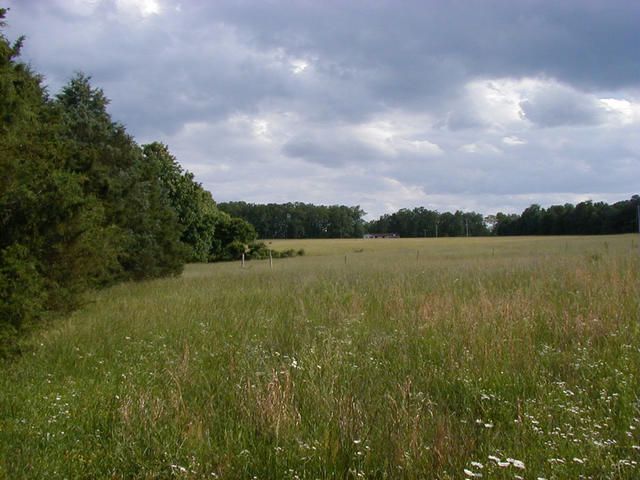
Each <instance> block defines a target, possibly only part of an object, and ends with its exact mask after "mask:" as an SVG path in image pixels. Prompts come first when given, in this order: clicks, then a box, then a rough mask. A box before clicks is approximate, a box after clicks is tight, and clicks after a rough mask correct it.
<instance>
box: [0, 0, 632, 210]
mask: <svg viewBox="0 0 640 480" xmlns="http://www.w3.org/2000/svg"><path fill="white" fill-rule="evenodd" d="M3 4H4V5H6V6H8V7H9V8H10V11H9V13H8V15H7V18H6V21H7V23H8V27H7V28H6V29H5V32H4V34H5V36H6V37H8V38H9V39H10V40H14V39H16V38H17V37H18V36H19V35H25V37H26V39H25V43H24V47H23V50H22V61H24V62H26V63H29V64H30V65H31V66H32V68H33V69H34V70H35V71H36V72H38V73H40V74H42V75H43V76H44V83H45V84H46V85H47V86H48V90H49V93H50V94H51V95H55V94H56V93H58V92H59V91H60V89H61V88H62V86H64V85H65V84H66V83H67V82H68V81H69V79H70V78H71V77H72V76H73V75H74V73H75V72H78V71H80V72H83V73H85V74H87V75H90V76H91V77H92V84H93V86H95V87H99V88H102V89H103V91H104V93H105V95H106V96H107V97H108V98H109V99H110V101H111V103H110V105H109V112H110V113H111V115H112V118H113V119H114V120H115V121H117V122H119V123H122V124H124V125H125V127H126V129H127V131H128V132H129V133H130V134H131V135H132V136H133V137H134V138H135V140H136V141H137V142H138V143H139V144H144V143H150V142H153V141H159V142H163V143H165V144H166V145H168V146H169V149H170V151H171V152H172V154H173V155H174V156H175V157H176V158H177V160H178V162H179V163H180V164H181V165H182V166H183V167H184V168H185V169H187V170H189V171H191V172H193V173H194V174H195V178H196V180H197V181H199V182H201V183H202V184H203V186H204V187H205V188H206V189H207V190H209V191H210V192H211V193H212V194H213V197H214V199H215V200H216V201H218V202H225V201H238V200H242V201H246V202H251V203H285V202H305V203H313V204H316V205H334V204H342V205H349V206H355V205H359V206H360V207H361V208H363V209H364V210H365V211H366V212H367V216H366V217H365V218H367V219H376V218H378V217H379V216H380V215H383V214H385V213H393V212H395V211H397V210H399V209H400V208H415V207H425V208H427V209H430V210H438V211H440V212H445V211H455V210H462V211H476V212H480V213H483V214H485V215H488V214H495V213H496V212H499V211H501V212H504V213H520V212H521V211H522V210H524V209H525V208H526V207H528V206H529V205H531V204H533V203H538V204H540V205H542V206H543V207H548V206H550V205H554V204H564V203H567V202H570V203H574V204H576V203H578V202H580V201H584V200H588V199H591V200H593V201H605V202H608V203H613V202H616V201H619V200H625V199H628V198H630V197H631V195H633V194H637V193H640V185H639V180H640V2H637V1H627V0H624V1H619V0H607V1H604V0H597V1H596V0H562V1H558V0H473V1H472V0H450V1H449V0H447V1H444V0H442V1H436V0H369V1H364V0H339V1H338V0H322V1H320V0H315V1H311V0H308V1H303V0H296V1H293V0H290V1H284V0H270V1H267V0H263V1H258V0H253V1H243V0H216V1H208V0H182V1H177V0H5V1H4V2H3Z"/></svg>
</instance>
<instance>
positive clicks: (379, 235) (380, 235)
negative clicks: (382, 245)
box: [362, 233, 400, 238]
mask: <svg viewBox="0 0 640 480" xmlns="http://www.w3.org/2000/svg"><path fill="white" fill-rule="evenodd" d="M362 238H400V235H398V234H397V233H365V234H364V236H363V237H362Z"/></svg>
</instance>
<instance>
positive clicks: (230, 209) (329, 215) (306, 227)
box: [218, 202, 365, 239]
mask: <svg viewBox="0 0 640 480" xmlns="http://www.w3.org/2000/svg"><path fill="white" fill-rule="evenodd" d="M218 206H219V207H220V209H221V210H223V211H225V212H227V213H228V214H229V215H232V216H234V217H240V218H243V219H244V220H246V221H248V222H249V223H251V224H252V225H253V226H254V228H255V229H256V232H257V234H258V236H259V237H260V238H278V239H280V238H356V237H361V236H362V235H363V233H364V232H365V229H364V226H365V221H364V220H363V218H362V217H363V216H364V215H365V212H364V211H363V210H362V209H361V208H360V207H359V206H357V207H346V206H344V205H332V206H324V205H320V206H316V205H312V204H307V203H299V202H295V203H285V204H275V203H269V204H267V205H259V204H253V203H246V202H228V203H220V204H219V205H218Z"/></svg>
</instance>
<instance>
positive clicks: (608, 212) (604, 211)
mask: <svg viewBox="0 0 640 480" xmlns="http://www.w3.org/2000/svg"><path fill="white" fill-rule="evenodd" d="M639 204H640V196H638V195H633V196H632V197H631V198H630V199H629V200H623V201H620V202H616V203H614V204H613V205H608V204H607V203H605V202H596V203H594V202H592V201H591V200H588V201H585V202H580V203H578V204H577V205H575V206H574V205H572V204H570V203H565V204H564V205H553V206H551V207H549V208H547V209H544V208H542V207H541V206H540V205H537V204H534V205H531V206H530V207H528V208H526V209H525V210H524V211H523V212H522V213H521V214H520V215H516V214H511V215H509V214H504V213H498V214H496V215H495V216H490V217H487V220H488V222H490V223H491V225H492V232H493V233H494V234H495V235H601V234H616V233H633V232H637V231H638V220H639V218H638V205H639Z"/></svg>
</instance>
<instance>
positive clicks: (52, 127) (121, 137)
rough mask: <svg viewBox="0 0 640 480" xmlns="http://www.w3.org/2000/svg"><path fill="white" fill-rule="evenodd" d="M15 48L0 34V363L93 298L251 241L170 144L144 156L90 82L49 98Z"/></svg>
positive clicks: (246, 228)
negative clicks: (49, 317)
mask: <svg viewBox="0 0 640 480" xmlns="http://www.w3.org/2000/svg"><path fill="white" fill-rule="evenodd" d="M5 13H6V9H0V27H2V26H4V23H3V19H4V16H5ZM21 45H22V38H20V39H18V41H16V42H14V43H13V44H10V43H9V42H8V41H7V39H6V38H5V37H4V36H3V35H0V118H1V119H2V123H0V355H2V354H4V353H7V352H9V351H13V350H16V339H17V338H19V337H20V335H22V334H23V333H25V332H27V331H28V330H29V329H30V328H31V327H32V326H33V325H34V324H35V322H36V321H37V320H38V319H39V318H41V317H42V315H43V314H44V313H45V312H47V311H69V310H71V309H73V308H75V307H76V306H77V305H78V304H79V303H80V302H81V296H82V295H83V293H84V292H86V291H87V290H88V289H92V288H96V287H104V286H106V285H109V284H112V283H114V282H117V281H122V280H130V279H133V280H143V279H148V278H156V277H161V276H166V275H175V274H178V273H180V272H181V271H182V268H183V265H184V262H185V261H187V260H189V261H208V260H210V259H217V258H222V257H229V256H233V254H234V253H233V252H235V251H236V250H238V249H239V248H240V247H238V245H237V244H238V242H239V243H241V244H243V248H244V244H246V243H248V242H250V241H251V240H253V239H254V238H255V234H254V233H253V230H252V227H251V226H250V225H248V224H247V223H246V222H244V221H243V220H240V219H232V218H231V217H229V215H227V214H226V213H223V212H220V211H219V210H218V209H217V207H216V205H215V202H214V201H213V198H212V197H211V194H210V193H209V192H206V191H205V190H204V189H203V188H202V186H201V185H200V184H198V183H197V182H195V181H194V180H193V175H192V174H190V173H189V172H183V171H182V169H181V167H180V166H179V165H178V163H177V162H176V160H175V158H174V157H173V156H171V154H170V153H169V151H168V148H167V147H166V146H164V145H162V144H158V143H153V144H150V145H145V146H144V147H143V148H141V147H140V146H138V145H137V144H136V142H135V141H134V139H133V138H132V137H131V136H130V135H129V134H127V132H126V129H125V127H124V126H123V125H121V124H119V123H117V122H114V121H112V119H111V116H110V115H109V113H108V112H107V106H108V104H109V100H108V99H107V98H106V97H105V96H104V93H103V92H102V90H101V89H99V88H94V87H93V86H92V85H91V82H90V78H89V77H88V76H85V75H83V74H81V73H78V74H76V75H75V76H74V77H73V78H71V80H70V81H69V83H68V84H67V85H66V86H65V87H64V88H63V89H62V91H61V92H60V93H59V94H58V95H56V96H55V97H54V98H53V99H52V98H49V96H48V94H47V92H46V89H45V88H44V87H43V86H42V84H41V77H40V76H39V75H37V74H35V73H33V72H32V71H31V69H30V68H29V67H28V66H26V65H25V64H23V63H21V62H19V61H18V60H17V58H18V56H19V54H20V47H21ZM217 232H219V235H216V233H217ZM234 249H235V250H234Z"/></svg>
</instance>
